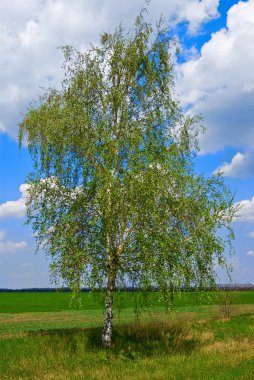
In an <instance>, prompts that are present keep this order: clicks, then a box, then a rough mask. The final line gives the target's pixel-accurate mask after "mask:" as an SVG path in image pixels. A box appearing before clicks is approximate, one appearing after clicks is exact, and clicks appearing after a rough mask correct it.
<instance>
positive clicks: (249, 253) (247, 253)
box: [246, 249, 254, 256]
mask: <svg viewBox="0 0 254 380" xmlns="http://www.w3.org/2000/svg"><path fill="white" fill-rule="evenodd" d="M246 255H247V256H254V251H253V250H252V249H250V250H249V251H248V252H246Z"/></svg>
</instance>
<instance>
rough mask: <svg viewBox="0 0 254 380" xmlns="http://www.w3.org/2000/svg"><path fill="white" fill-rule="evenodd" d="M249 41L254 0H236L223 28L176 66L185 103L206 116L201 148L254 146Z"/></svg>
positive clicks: (253, 55) (253, 54)
mask: <svg viewBox="0 0 254 380" xmlns="http://www.w3.org/2000/svg"><path fill="white" fill-rule="evenodd" d="M253 40H254V0H249V1H246V2H245V1H239V2H238V3H237V4H235V5H234V6H233V7H231V8H230V9H229V11H228V14H227V26H226V28H223V29H221V30H219V31H217V32H216V33H213V34H212V36H211V39H210V40H209V41H208V42H207V43H205V44H204V45H203V47H202V49H201V52H200V56H199V57H198V58H197V59H193V60H190V61H188V62H186V63H184V64H182V65H181V66H180V67H179V69H178V82H177V83H178V92H179V94H180V97H181V99H182V100H183V104H184V105H185V107H189V108H190V112H191V113H195V114H196V113H201V114H203V115H204V117H205V126H206V127H207V131H206V133H205V135H204V136H203V137H202V138H201V148H202V150H203V152H204V153H205V152H215V151H218V150H221V149H223V148H225V147H227V146H232V147H237V148H239V147H244V149H247V148H248V149H249V148H253V147H254V107H253V104H254V71H253V67H254V49H253ZM238 158H239V157H238Z"/></svg>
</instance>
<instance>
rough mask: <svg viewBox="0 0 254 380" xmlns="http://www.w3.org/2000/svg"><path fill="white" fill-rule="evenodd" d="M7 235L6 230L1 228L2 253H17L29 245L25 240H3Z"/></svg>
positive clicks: (0, 252) (0, 247)
mask: <svg viewBox="0 0 254 380" xmlns="http://www.w3.org/2000/svg"><path fill="white" fill-rule="evenodd" d="M5 235H6V233H5V231H3V230H0V254H2V253H15V252H17V251H19V250H22V249H24V248H26V247H27V243H26V242H25V241H23V240H22V241H19V242H13V241H5V240H3V239H4V238H5Z"/></svg>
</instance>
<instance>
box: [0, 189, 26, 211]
mask: <svg viewBox="0 0 254 380" xmlns="http://www.w3.org/2000/svg"><path fill="white" fill-rule="evenodd" d="M27 187H28V185H27V184H22V185H21V186H20V188H19V190H20V192H21V197H20V198H19V199H18V200H16V201H7V202H4V203H2V204H0V218H22V217H23V216H25V214H26V204H25V203H26V191H27Z"/></svg>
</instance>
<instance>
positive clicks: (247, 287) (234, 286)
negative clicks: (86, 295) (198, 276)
mask: <svg viewBox="0 0 254 380" xmlns="http://www.w3.org/2000/svg"><path fill="white" fill-rule="evenodd" d="M218 288H219V289H221V290H238V291H241V290H254V284H219V285H218ZM117 290H118V291H121V292H122V291H127V292H137V291H139V290H140V289H139V288H133V287H127V288H121V289H117ZM158 290H159V289H157V288H155V289H153V291H158ZM199 290H202V291H211V290H215V289H211V288H206V289H199ZM80 291H81V292H91V289H90V288H82V289H81V290H80ZM181 291H183V292H186V291H187V292H195V291H197V289H196V288H193V287H188V288H186V287H183V288H182V289H181ZM3 292H10V293H13V292H44V293H45V292H48V293H50V292H71V289H70V288H68V287H62V288H24V289H4V288H2V289H1V288H0V293H3Z"/></svg>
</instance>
